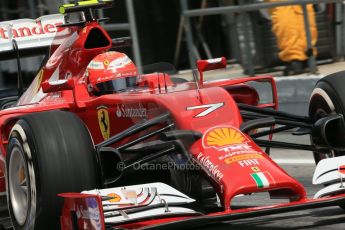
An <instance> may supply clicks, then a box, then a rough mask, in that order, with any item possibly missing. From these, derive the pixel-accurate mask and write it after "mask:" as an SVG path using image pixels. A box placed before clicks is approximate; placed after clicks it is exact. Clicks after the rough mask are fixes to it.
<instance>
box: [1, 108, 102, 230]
mask: <svg viewBox="0 0 345 230" xmlns="http://www.w3.org/2000/svg"><path fill="white" fill-rule="evenodd" d="M96 162H97V161H96V154H95V149H94V145H93V142H92V139H91V137H90V134H89V132H88V130H87V128H86V127H85V125H84V124H83V123H82V121H81V120H80V119H79V118H78V117H77V116H76V115H74V114H72V113H69V112H63V111H50V112H42V113H34V114H29V115H25V116H23V117H22V118H21V119H20V120H18V122H17V123H16V124H15V126H14V127H13V128H12V131H11V134H10V138H9V144H8V147H7V156H6V166H7V175H6V176H7V188H8V189H7V195H8V201H9V202H8V207H9V212H10V216H11V219H12V223H13V226H14V228H15V229H23V230H24V229H25V230H26V229H35V230H36V229H39V230H41V229H42V230H43V229H60V223H59V217H60V214H61V207H62V201H63V200H62V198H60V197H58V196H57V194H59V193H63V192H81V191H83V190H90V189H94V188H96V187H97V185H98V182H97V165H96Z"/></svg>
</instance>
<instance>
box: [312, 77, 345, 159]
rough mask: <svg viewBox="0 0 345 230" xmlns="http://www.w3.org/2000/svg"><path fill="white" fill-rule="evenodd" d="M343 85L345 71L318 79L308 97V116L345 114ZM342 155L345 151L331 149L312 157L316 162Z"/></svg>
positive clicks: (317, 117)
mask: <svg viewBox="0 0 345 230" xmlns="http://www.w3.org/2000/svg"><path fill="white" fill-rule="evenodd" d="M344 86H345V71H342V72H338V73H334V74H331V75H329V76H327V77H324V78H322V79H321V80H319V81H318V83H317V84H316V86H315V88H314V90H313V92H312V94H311V97H310V102H309V116H310V117H311V118H313V119H314V120H317V119H319V118H321V117H325V116H327V115H328V114H332V113H339V114H343V115H344V116H345V93H343V91H344V90H343V87H344ZM344 141H345V137H344ZM342 155H345V152H343V151H333V150H332V151H330V152H328V153H320V152H314V159H315V163H316V164H317V163H318V162H319V161H320V160H322V159H325V158H332V157H337V156H342Z"/></svg>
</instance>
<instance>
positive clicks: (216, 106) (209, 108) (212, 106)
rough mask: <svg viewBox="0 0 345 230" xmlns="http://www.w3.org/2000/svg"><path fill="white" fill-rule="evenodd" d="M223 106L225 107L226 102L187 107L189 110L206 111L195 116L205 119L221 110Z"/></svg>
mask: <svg viewBox="0 0 345 230" xmlns="http://www.w3.org/2000/svg"><path fill="white" fill-rule="evenodd" d="M222 106H224V102H221V103H216V104H207V105H198V106H191V107H187V110H195V109H205V110H204V111H202V112H201V113H199V114H198V115H196V116H194V117H204V116H206V115H208V114H210V113H212V112H213V111H215V110H217V109H219V108H220V107H222Z"/></svg>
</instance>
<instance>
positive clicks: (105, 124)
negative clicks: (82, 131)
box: [97, 106, 110, 140]
mask: <svg viewBox="0 0 345 230" xmlns="http://www.w3.org/2000/svg"><path fill="white" fill-rule="evenodd" d="M97 116H98V124H99V128H100V129H101V133H102V136H103V138H104V140H107V139H109V137H110V122H109V112H108V110H107V107H105V106H102V107H99V108H98V111H97Z"/></svg>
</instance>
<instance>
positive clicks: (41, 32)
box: [0, 14, 65, 60]
mask: <svg viewBox="0 0 345 230" xmlns="http://www.w3.org/2000/svg"><path fill="white" fill-rule="evenodd" d="M64 23H65V19H64V16H63V15H61V14H54V15H47V16H42V17H40V18H38V19H36V20H34V19H18V20H12V21H4V22H0V54H1V55H0V60H5V59H11V58H15V57H16V56H17V50H16V48H15V47H14V44H13V41H14V40H15V41H16V43H17V47H18V52H19V53H20V56H30V55H36V54H40V53H42V52H44V51H46V50H47V48H48V47H49V46H50V45H51V43H52V42H53V40H54V38H55V35H56V32H57V30H58V26H59V25H62V24H64Z"/></svg>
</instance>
